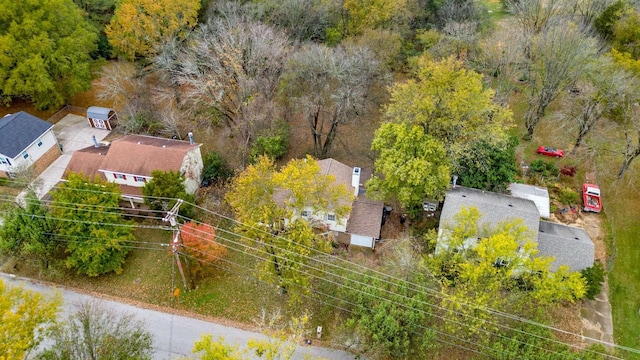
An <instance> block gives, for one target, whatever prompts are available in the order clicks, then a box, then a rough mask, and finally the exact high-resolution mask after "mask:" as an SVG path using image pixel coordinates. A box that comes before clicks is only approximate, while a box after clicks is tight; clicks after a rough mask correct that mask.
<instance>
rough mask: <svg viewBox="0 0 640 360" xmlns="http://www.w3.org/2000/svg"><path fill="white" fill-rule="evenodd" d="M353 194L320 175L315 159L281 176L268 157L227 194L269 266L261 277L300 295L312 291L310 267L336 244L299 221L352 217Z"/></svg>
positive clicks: (247, 171) (241, 228)
mask: <svg viewBox="0 0 640 360" xmlns="http://www.w3.org/2000/svg"><path fill="white" fill-rule="evenodd" d="M351 199H352V195H351V194H350V193H349V192H348V191H347V189H346V187H345V186H344V185H338V184H335V179H334V178H333V176H331V175H329V176H327V175H325V174H322V173H321V172H320V167H319V166H318V163H317V162H316V161H315V160H313V159H312V158H311V157H307V158H306V159H299V160H298V159H293V160H291V161H290V162H289V163H288V164H287V165H285V166H284V167H283V168H282V169H280V170H279V171H278V170H276V167H275V165H274V164H273V162H272V161H271V160H269V159H268V158H267V157H264V156H263V157H260V159H259V160H258V162H257V163H256V164H254V165H250V166H249V167H247V168H246V169H245V171H244V172H242V173H241V174H240V175H239V176H238V177H237V178H236V179H235V180H234V182H233V184H232V186H231V189H230V191H229V192H228V193H227V202H228V203H229V204H230V205H231V207H232V208H233V210H234V211H235V214H236V219H237V220H238V221H239V222H240V224H239V225H238V227H237V230H238V231H239V232H241V233H243V234H244V235H245V236H246V238H247V241H248V242H249V244H251V245H252V247H254V251H256V252H257V253H258V254H260V257H262V258H263V259H264V260H265V261H263V262H262V264H261V276H262V277H264V278H265V279H267V280H270V281H272V282H275V283H277V284H279V285H280V286H282V288H284V289H287V291H289V290H292V291H290V293H291V294H292V295H293V297H292V299H293V300H296V296H295V295H296V292H297V293H303V294H305V293H307V292H308V291H309V286H310V283H309V279H310V277H311V276H310V274H311V271H312V270H311V269H309V268H308V265H307V264H308V263H309V261H310V259H311V258H313V257H314V256H316V255H317V254H319V253H327V252H329V251H330V250H331V245H330V242H329V240H328V239H327V238H326V237H323V236H319V235H316V234H315V233H314V231H313V229H312V228H311V225H310V224H309V223H307V222H306V221H305V220H303V219H301V218H299V216H300V212H301V211H302V210H304V209H305V208H311V209H313V212H314V213H317V212H320V211H324V212H325V213H330V212H331V213H333V214H335V216H336V219H340V218H342V217H343V216H345V215H346V214H348V213H349V211H350V208H351Z"/></svg>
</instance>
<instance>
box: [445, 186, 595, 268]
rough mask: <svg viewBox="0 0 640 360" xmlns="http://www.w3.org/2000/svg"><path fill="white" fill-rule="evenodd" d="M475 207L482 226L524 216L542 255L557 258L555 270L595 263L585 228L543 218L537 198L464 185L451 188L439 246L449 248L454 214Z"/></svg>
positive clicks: (523, 218) (447, 196)
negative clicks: (447, 241)
mask: <svg viewBox="0 0 640 360" xmlns="http://www.w3.org/2000/svg"><path fill="white" fill-rule="evenodd" d="M472 206H473V207H476V208H477V209H478V210H479V212H480V214H481V217H480V220H479V224H478V227H479V228H482V227H485V226H495V225H496V224H498V223H499V222H502V221H508V220H512V219H521V220H522V221H523V222H524V225H525V226H526V227H527V229H529V230H532V231H534V232H535V238H536V239H537V242H538V255H540V256H549V257H553V258H555V261H554V262H553V263H552V265H551V270H556V269H557V268H558V267H559V266H560V265H567V266H568V267H569V268H571V270H572V271H580V270H583V269H586V268H588V267H591V266H593V261H594V257H595V247H594V245H593V241H591V238H589V236H588V235H587V233H586V232H585V231H584V230H583V229H580V228H577V227H572V226H567V225H563V224H558V223H553V222H549V221H541V220H540V211H539V209H538V207H537V206H536V203H534V201H533V200H529V199H524V198H519V197H515V196H510V195H504V194H497V193H493V192H490V191H483V190H478V189H471V188H466V187H463V186H456V187H454V188H452V189H450V190H448V191H447V194H446V197H445V200H444V204H443V206H442V213H441V215H440V229H439V230H438V248H439V249H446V227H447V226H450V225H453V224H454V216H455V215H456V214H457V213H459V212H460V210H462V208H463V207H466V208H468V207H472Z"/></svg>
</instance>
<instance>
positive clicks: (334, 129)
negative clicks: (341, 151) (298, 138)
mask: <svg viewBox="0 0 640 360" xmlns="http://www.w3.org/2000/svg"><path fill="white" fill-rule="evenodd" d="M338 125H339V121H338V110H337V108H336V109H335V110H334V111H333V119H332V120H331V129H329V133H328V134H327V137H326V138H325V140H324V145H323V146H322V154H321V156H320V158H321V159H325V158H326V157H327V155H328V154H329V151H330V150H331V146H332V145H333V140H334V139H335V138H336V135H337V134H338Z"/></svg>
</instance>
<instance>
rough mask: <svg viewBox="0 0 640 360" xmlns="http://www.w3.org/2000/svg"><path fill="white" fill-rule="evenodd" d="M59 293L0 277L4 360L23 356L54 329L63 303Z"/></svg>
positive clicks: (0, 338) (0, 352) (0, 334)
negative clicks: (45, 293) (39, 290)
mask: <svg viewBox="0 0 640 360" xmlns="http://www.w3.org/2000/svg"><path fill="white" fill-rule="evenodd" d="M61 302H62V300H61V298H60V296H59V295H54V296H52V297H46V296H43V295H42V294H40V293H36V292H33V291H30V290H25V289H23V288H22V287H19V286H7V285H5V284H4V283H3V282H2V280H0V360H10V359H22V358H24V357H25V356H26V355H28V353H29V351H30V350H32V349H34V348H36V347H37V346H38V345H39V344H40V343H41V342H42V341H43V340H44V339H45V338H46V337H47V336H48V335H49V334H50V333H51V330H52V326H53V325H54V324H55V321H56V315H57V312H58V309H59V308H60V305H61Z"/></svg>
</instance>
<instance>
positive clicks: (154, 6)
mask: <svg viewBox="0 0 640 360" xmlns="http://www.w3.org/2000/svg"><path fill="white" fill-rule="evenodd" d="M199 9H200V1H199V0H161V1H158V0H122V1H119V2H118V3H117V5H116V9H115V13H114V15H113V18H112V19H111V22H110V23H109V25H107V27H106V30H105V31H106V34H107V37H108V38H109V43H110V44H111V45H112V46H113V48H114V49H116V50H117V51H118V52H119V53H121V54H122V55H123V56H124V57H126V58H127V59H130V60H133V59H135V58H137V57H140V56H142V57H151V56H153V55H154V54H155V53H156V52H157V51H158V50H159V46H160V45H161V44H162V43H163V42H166V41H168V40H171V39H173V38H176V37H177V38H179V39H183V38H184V37H185V36H186V35H187V34H188V33H189V31H190V30H191V29H192V28H193V27H194V26H195V25H196V23H197V21H198V10H199Z"/></svg>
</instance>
